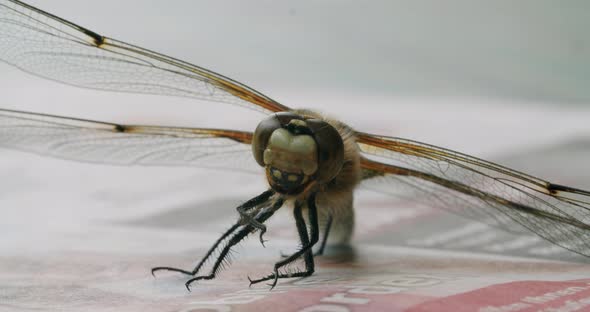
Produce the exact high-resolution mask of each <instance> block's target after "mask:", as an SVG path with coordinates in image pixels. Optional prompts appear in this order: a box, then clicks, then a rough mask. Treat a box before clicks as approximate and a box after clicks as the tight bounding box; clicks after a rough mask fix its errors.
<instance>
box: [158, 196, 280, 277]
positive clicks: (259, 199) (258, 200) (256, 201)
mask: <svg viewBox="0 0 590 312" xmlns="http://www.w3.org/2000/svg"><path fill="white" fill-rule="evenodd" d="M273 194H274V191H272V190H268V191H266V192H264V193H262V194H260V195H258V196H256V197H254V198H252V199H250V200H249V201H247V202H245V203H244V204H242V205H240V206H239V207H238V208H237V209H238V211H239V212H240V210H243V211H247V210H250V209H252V208H254V207H256V206H259V205H262V204H264V203H265V202H266V201H268V199H269V198H270V196H272V195H273ZM241 214H242V212H240V215H241ZM248 217H250V216H248ZM242 225H243V224H242V220H239V221H238V222H237V223H236V224H234V225H232V227H231V228H229V229H228V230H227V231H225V233H223V234H222V235H221V237H219V238H218V239H217V241H215V243H214V244H213V246H211V248H209V250H208V251H207V253H206V254H205V256H204V257H203V258H202V259H201V261H199V263H198V264H197V265H196V266H195V267H194V268H193V269H192V270H191V271H188V270H183V269H179V268H173V267H155V268H152V275H155V272H157V271H173V272H178V273H183V274H186V275H192V276H194V275H195V274H197V273H198V272H199V270H200V269H201V267H202V266H203V265H204V264H205V262H206V261H207V259H209V257H211V255H212V254H213V253H214V252H215V250H217V248H218V247H219V245H220V244H221V243H222V242H223V241H224V240H225V239H227V237H228V236H229V235H231V234H232V233H233V232H235V231H236V230H237V229H238V228H239V227H240V226H242ZM265 229H266V227H265Z"/></svg>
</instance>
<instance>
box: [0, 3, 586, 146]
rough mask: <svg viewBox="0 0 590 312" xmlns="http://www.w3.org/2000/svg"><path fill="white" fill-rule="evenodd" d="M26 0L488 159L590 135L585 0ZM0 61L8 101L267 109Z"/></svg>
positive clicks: (213, 122)
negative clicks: (103, 85) (109, 86)
mask: <svg viewBox="0 0 590 312" xmlns="http://www.w3.org/2000/svg"><path fill="white" fill-rule="evenodd" d="M29 3H31V4H33V5H37V6H39V7H41V8H43V9H44V10H47V11H49V12H51V13H54V14H56V15H58V16H60V17H64V18H66V19H68V20H70V21H72V22H75V23H79V24H80V25H82V26H85V27H87V28H89V29H92V30H94V31H96V32H98V33H100V34H103V35H106V36H110V37H114V38H117V39H120V40H123V41H127V42H129V43H132V44H136V45H139V46H142V47H146V48H148V49H152V50H155V51H158V52H161V53H164V54H167V55H171V56H174V57H177V58H179V59H182V60H186V61H188V62H191V63H194V64H197V65H200V66H203V67H205V68H208V69H212V70H214V71H217V72H219V73H221V74H223V75H226V76H228V77H231V78H233V79H235V80H238V81H240V82H243V83H245V84H247V85H249V86H251V87H253V88H255V89H257V90H259V91H261V92H263V93H265V94H267V95H268V96H270V97H271V98H274V99H275V100H278V101H280V102H281V103H283V104H285V105H288V106H291V107H307V108H313V109H317V110H320V111H323V112H327V113H329V114H332V115H333V116H335V117H337V118H340V119H342V120H344V121H346V122H348V123H350V124H351V125H352V126H353V127H356V128H357V129H359V130H365V131H371V132H377V133H380V134H385V135H394V136H403V137H408V138H412V139H417V140H421V141H427V142H429V143H433V144H436V145H442V146H446V147H450V148H453V149H458V150H462V151H465V152H467V153H470V154H475V155H478V156H485V157H488V155H494V154H503V152H502V151H504V150H509V151H512V150H513V149H514V148H517V149H519V148H520V149H529V148H537V147H538V146H539V145H543V144H547V143H550V142H553V141H559V142H562V141H563V140H565V139H564V138H572V137H574V139H577V137H579V136H581V137H582V139H586V137H587V134H588V129H589V127H590V126H588V125H587V124H588V123H587V120H588V117H590V114H589V111H590V107H589V106H588V105H587V102H588V99H589V98H590V88H588V87H587V82H588V81H589V79H588V78H590V62H589V61H588V59H589V56H590V55H589V54H590V41H589V39H590V34H589V33H588V32H587V29H588V26H590V25H589V23H590V22H589V21H590V10H589V9H590V4H588V3H587V2H584V1H568V2H567V3H562V2H555V1H518V2H514V1H458V0H454V1H370V2H366V1H303V2H302V1H248V2H247V3H246V2H243V1H188V0H176V1H153V0H142V1H139V0H126V1H115V0H103V1H84V2H82V1H66V0H54V1H29ZM1 69H2V73H3V74H2V78H1V79H2V80H3V84H4V85H5V86H6V89H5V90H3V92H4V94H3V98H4V101H3V104H2V106H3V107H6V108H16V109H28V110H33V111H43V112H47V113H55V114H62V115H68V116H72V115H73V116H79V117H85V118H90V119H98V120H107V121H118V122H136V123H152V124H153V123H156V124H170V125H183V126H203V127H226V128H238V129H244V130H252V129H253V128H254V127H255V126H256V123H257V122H258V121H259V120H260V115H257V114H250V112H244V110H243V109H240V108H235V107H227V106H226V105H217V104H214V105H196V104H195V101H191V100H186V99H174V98H168V97H154V96H131V95H127V94H112V93H104V92H96V91H88V90H80V89H75V88H71V87H69V86H62V85H58V84H55V83H53V82H48V81H43V80H41V79H38V78H36V77H32V76H30V75H27V74H25V73H21V72H19V71H17V70H15V69H12V68H10V67H7V66H2V67H1ZM31 90H35V91H34V92H32V91H31ZM221 116H223V118H221ZM451 125H453V126H452V127H451ZM476 128H477V131H474V129H476ZM507 138H509V140H507Z"/></svg>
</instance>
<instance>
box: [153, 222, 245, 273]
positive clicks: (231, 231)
mask: <svg viewBox="0 0 590 312" xmlns="http://www.w3.org/2000/svg"><path fill="white" fill-rule="evenodd" d="M240 226H241V224H240V222H237V223H236V224H234V225H232V227H231V228H229V229H228V230H227V231H225V233H223V234H222V235H221V237H219V238H218V239H217V241H215V243H214V244H213V246H211V248H209V250H208V251H207V254H205V256H204V257H203V258H202V259H201V261H199V263H198V264H197V266H195V268H194V269H192V270H191V271H188V270H183V269H179V268H173V267H155V268H152V275H154V276H155V272H156V271H173V272H178V273H183V274H186V275H195V274H197V273H198V272H199V270H200V269H201V267H202V266H203V264H205V262H206V261H207V259H209V257H211V255H212V254H213V252H215V250H216V249H217V248H218V247H219V244H221V242H223V241H224V240H225V239H226V238H227V237H228V236H229V235H230V234H231V233H233V232H234V231H235V230H236V229H237V228H238V227H240Z"/></svg>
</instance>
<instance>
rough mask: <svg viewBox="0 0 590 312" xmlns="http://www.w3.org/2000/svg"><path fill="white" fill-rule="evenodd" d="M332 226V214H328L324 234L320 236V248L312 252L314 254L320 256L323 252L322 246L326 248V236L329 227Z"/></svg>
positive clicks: (328, 232)
mask: <svg viewBox="0 0 590 312" xmlns="http://www.w3.org/2000/svg"><path fill="white" fill-rule="evenodd" d="M331 227H332V215H329V216H328V221H327V222H326V227H325V228H324V236H323V237H322V242H321V243H320V249H318V251H317V252H316V253H315V254H314V256H321V255H323V254H324V248H326V242H328V236H329V235H330V228H331Z"/></svg>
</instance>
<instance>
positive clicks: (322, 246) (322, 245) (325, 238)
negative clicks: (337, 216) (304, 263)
mask: <svg viewBox="0 0 590 312" xmlns="http://www.w3.org/2000/svg"><path fill="white" fill-rule="evenodd" d="M331 227H332V215H329V216H328V220H327V221H326V227H325V228H324V235H323V237H322V242H321V243H320V248H319V249H318V251H317V252H315V253H314V254H313V255H314V256H321V255H323V254H324V249H325V248H326V243H327V241H328V236H329V235H330V228H331ZM287 257H289V255H287V254H284V253H282V252H281V258H287Z"/></svg>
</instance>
